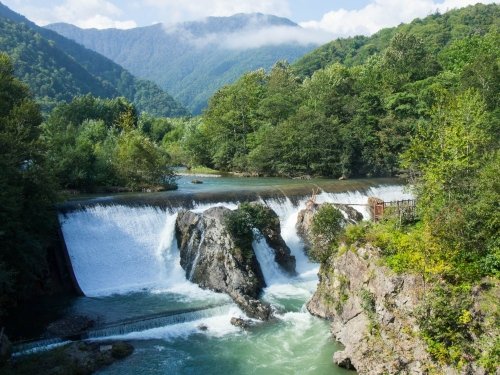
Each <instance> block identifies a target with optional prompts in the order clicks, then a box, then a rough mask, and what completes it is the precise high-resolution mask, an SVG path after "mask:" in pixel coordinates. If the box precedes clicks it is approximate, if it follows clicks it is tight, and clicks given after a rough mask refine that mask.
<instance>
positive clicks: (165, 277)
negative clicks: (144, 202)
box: [60, 206, 184, 296]
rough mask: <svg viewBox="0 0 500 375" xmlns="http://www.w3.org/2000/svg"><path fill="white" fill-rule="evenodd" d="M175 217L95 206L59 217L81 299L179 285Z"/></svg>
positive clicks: (155, 211) (158, 211) (157, 211)
mask: <svg viewBox="0 0 500 375" xmlns="http://www.w3.org/2000/svg"><path fill="white" fill-rule="evenodd" d="M175 218H176V215H175V214H170V213H168V212H167V211H164V210H161V209H158V208H153V207H125V206H107V207H103V206H95V207H91V208H87V209H86V210H83V211H77V212H72V213H69V214H67V215H65V216H63V215H60V222H61V227H62V232H63V236H64V240H65V242H66V247H67V249H68V253H69V257H70V260H71V263H72V266H73V270H74V272H75V276H76V278H77V280H78V283H79V285H80V288H81V289H82V291H83V292H84V293H85V295H86V296H102V295H109V294H111V293H122V292H128V291H133V290H140V289H141V288H150V287H154V286H159V285H165V284H166V283H176V282H183V281H184V276H183V274H182V273H180V272H178V271H179V270H178V267H176V266H175V264H176V263H177V262H176V260H177V259H176V258H178V255H177V254H175V250H174V248H173V247H172V242H173V239H174V229H175V225H174V224H175Z"/></svg>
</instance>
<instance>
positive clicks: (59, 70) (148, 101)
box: [0, 2, 188, 116]
mask: <svg viewBox="0 0 500 375" xmlns="http://www.w3.org/2000/svg"><path fill="white" fill-rule="evenodd" d="M0 29H1V30H2V34H3V38H2V39H1V40H0V51H3V52H6V53H7V54H9V55H10V56H11V57H12V58H13V60H14V65H15V67H16V75H17V76H18V77H19V78H21V79H22V80H24V81H25V82H26V83H28V85H29V86H30V88H31V90H32V91H33V93H34V94H35V96H36V97H37V98H38V100H39V101H41V102H42V104H43V105H44V107H46V108H51V107H53V106H54V105H56V104H57V103H58V102H60V101H68V100H71V98H72V97H74V96H78V95H85V94H87V93H90V94H92V95H95V96H98V97H108V98H111V97H116V96H124V97H126V98H127V99H128V100H130V101H131V102H133V103H134V104H136V106H137V108H138V109H139V110H140V111H146V112H149V113H151V114H154V115H158V116H184V115H187V114H188V112H187V111H186V109H185V108H183V107H182V106H181V105H180V104H179V103H177V102H176V101H175V100H174V99H173V98H172V97H171V96H170V95H169V94H167V93H166V92H164V91H163V90H161V89H160V88H159V87H158V86H156V85H155V84H154V83H152V82H148V81H144V80H139V79H137V78H136V77H134V76H133V75H132V74H130V73H129V72H128V71H127V70H125V69H124V68H122V67H121V66H119V65H118V64H116V63H114V62H113V61H111V60H110V59H108V58H106V57H105V56H102V55H100V54H99V53H97V52H95V51H92V50H90V49H87V48H85V47H84V46H81V45H80V44H78V43H76V42H75V41H72V40H70V39H68V38H65V37H64V36H62V35H59V34H58V33H56V32H55V31H52V30H49V29H45V28H42V27H39V26H37V25H36V24H35V23H33V22H31V21H30V20H29V19H27V18H26V17H24V16H23V15H21V14H19V13H16V12H14V11H13V10H11V9H10V8H8V7H7V6H5V5H4V4H3V3H1V2H0ZM54 82H55V84H54Z"/></svg>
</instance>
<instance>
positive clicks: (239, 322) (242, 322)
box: [231, 317, 253, 329]
mask: <svg viewBox="0 0 500 375" xmlns="http://www.w3.org/2000/svg"><path fill="white" fill-rule="evenodd" d="M231 324H232V325H233V326H235V327H239V328H242V329H248V328H250V327H251V326H252V325H253V322H252V321H251V320H250V319H242V318H236V317H232V318H231Z"/></svg>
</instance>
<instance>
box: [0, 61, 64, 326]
mask: <svg viewBox="0 0 500 375" xmlns="http://www.w3.org/2000/svg"><path fill="white" fill-rule="evenodd" d="M41 122H42V117H41V114H40V109H39V107H38V105H37V104H36V103H35V102H34V100H33V98H32V97H31V95H30V94H29V90H28V88H27V87H26V86H25V85H23V84H22V83H21V82H20V81H18V80H17V79H15V78H14V77H13V66H12V64H11V62H10V60H9V59H8V57H7V56H6V55H4V54H0V171H1V172H0V243H1V251H0V316H1V315H3V314H4V313H5V309H6V308H7V307H13V306H15V303H16V301H17V300H19V299H22V298H24V297H26V296H27V295H30V294H31V293H32V292H33V290H36V289H37V288H38V287H39V285H40V284H39V280H40V279H41V278H43V276H44V272H45V271H46V257H45V249H46V246H47V244H48V242H49V241H50V235H51V233H52V230H53V229H54V228H55V220H54V219H55V213H54V212H53V207H52V204H53V202H54V199H55V195H54V193H53V192H54V184H53V182H52V179H51V174H50V171H49V170H48V168H47V166H46V162H45V157H44V151H45V149H44V147H43V144H42V143H41V142H40V140H39V133H40V123H41Z"/></svg>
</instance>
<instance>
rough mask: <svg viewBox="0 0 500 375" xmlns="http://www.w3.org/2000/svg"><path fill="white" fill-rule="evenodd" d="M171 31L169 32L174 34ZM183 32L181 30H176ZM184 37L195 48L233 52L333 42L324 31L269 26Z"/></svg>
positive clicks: (186, 35) (186, 34)
mask: <svg viewBox="0 0 500 375" xmlns="http://www.w3.org/2000/svg"><path fill="white" fill-rule="evenodd" d="M172 31H173V29H169V30H168V32H172ZM175 31H176V32H182V30H181V29H179V28H177V29H175ZM184 37H186V39H187V40H188V41H189V42H191V43H192V44H193V45H194V46H195V47H198V48H201V47H206V46H210V45H213V46H217V47H220V48H226V49H231V50H244V49H251V48H259V47H263V46H278V45H282V44H299V45H303V46H305V45H309V44H315V45H320V44H323V43H326V42H328V41H330V40H332V35H331V34H330V33H328V32H325V31H323V30H312V29H303V28H300V27H291V26H269V27H265V28H262V29H245V30H242V31H240V32H235V33H219V34H209V35H205V36H203V37H202V38H195V37H193V36H192V35H190V34H189V33H185V34H184Z"/></svg>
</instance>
